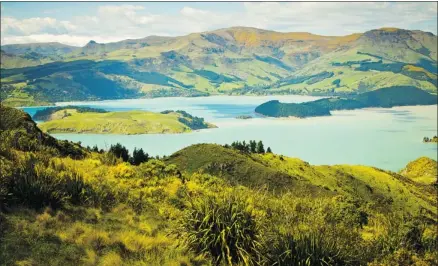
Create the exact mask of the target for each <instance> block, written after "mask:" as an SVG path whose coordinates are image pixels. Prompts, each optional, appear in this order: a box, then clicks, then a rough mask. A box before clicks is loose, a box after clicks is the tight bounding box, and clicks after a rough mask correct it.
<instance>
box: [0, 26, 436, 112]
mask: <svg viewBox="0 0 438 266" xmlns="http://www.w3.org/2000/svg"><path fill="white" fill-rule="evenodd" d="M436 46H437V38H436V36H435V35H433V34H431V33H427V32H421V31H408V30H402V29H395V30H394V29H391V30H388V29H378V30H372V31H369V32H365V33H363V34H353V35H348V36H340V37H330V36H319V35H314V34H310V33H280V32H274V31H267V30H261V29H255V28H244V27H233V28H227V29H220V30H216V31H210V32H203V33H193V34H189V35H186V36H181V37H159V36H151V37H146V38H143V39H137V40H124V41H121V42H115V43H108V44H99V43H96V42H94V41H90V42H89V43H88V44H87V45H86V46H84V47H81V48H74V47H73V48H72V47H63V46H61V47H58V45H54V44H40V45H27V46H19V45H9V46H4V47H3V46H2V49H4V51H5V52H4V53H3V52H2V58H3V57H4V60H3V59H2V76H1V78H2V80H1V81H2V86H5V87H8V88H9V87H10V88H9V90H10V91H15V93H12V94H5V95H3V97H2V99H4V101H5V103H7V104H9V105H16V100H15V101H14V99H17V98H19V97H22V98H27V99H30V98H33V100H34V101H36V102H37V101H40V102H42V101H46V102H54V101H68V100H70V101H71V100H84V99H118V98H126V97H160V96H200V95H214V94H235V95H236V94H237V95H239V94H261V95H264V94H316V95H321V94H323V95H328V94H329V95H332V94H336V95H344V94H351V93H357V92H365V91H370V90H374V89H379V88H383V87H391V86H413V87H417V88H420V89H423V90H426V91H429V92H432V93H436V90H437V83H436V78H437V53H436ZM26 53H33V54H34V57H33V58H31V59H26V60H24V59H23V56H26ZM6 54H8V55H6ZM50 55H54V56H52V57H50ZM27 58H30V57H29V56H27ZM29 60H30V61H29ZM50 62H52V63H50ZM53 62H57V63H53ZM61 62H62V63H61ZM35 65H37V66H35ZM27 66H29V67H31V66H32V67H31V68H24V67H27ZM23 83H24V85H23V86H20V87H18V85H17V84H23ZM65 90H66V91H72V92H73V93H72V94H65V93H63V91H65ZM17 95H19V97H18V96H17Z"/></svg>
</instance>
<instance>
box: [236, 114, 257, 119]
mask: <svg viewBox="0 0 438 266" xmlns="http://www.w3.org/2000/svg"><path fill="white" fill-rule="evenodd" d="M251 118H253V117H252V116H250V115H239V116H236V119H244V120H246V119H251Z"/></svg>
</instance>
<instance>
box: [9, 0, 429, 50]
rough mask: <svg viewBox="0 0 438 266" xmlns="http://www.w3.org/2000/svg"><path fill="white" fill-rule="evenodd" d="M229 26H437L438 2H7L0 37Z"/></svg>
mask: <svg viewBox="0 0 438 266" xmlns="http://www.w3.org/2000/svg"><path fill="white" fill-rule="evenodd" d="M231 26H248V27H257V28H263V29H269V30H276V31H282V32H311V33H314V34H320V35H347V34H351V33H356V32H364V31H367V30H370V29H375V28H381V27H397V28H405V29H412V30H414V29H419V30H424V31H429V32H432V33H434V34H436V33H437V3H436V2H435V3H433V2H429V3H414V2H410V3H406V2H398V3H396V2H391V3H385V2H368V3H364V2H362V3H359V2H353V3H348V2H343V3H339V2H338V3H332V2H325V3H311V2H295V3H275V2H265V3H260V2H259V3H256V2H251V3H240V2H233V3H226V2H222V3H214V2H213V3H212V2H204V3H200V2H167V3H166V2H161V3H159V2H155V3H154V2H149V3H141V2H140V3H139V2H131V3H129V2H122V3H117V2H45V3H44V2H37V3H32V2H21V3H20V2H3V3H2V8H1V43H2V44H10V43H29V42H48V41H58V42H61V43H65V44H70V45H78V46H82V45H85V44H86V43H87V42H88V41H89V40H95V41H97V42H112V41H119V40H123V39H127V38H142V37H146V36H149V35H164V36H177V35H185V34H189V33H193V32H202V31H208V30H214V29H218V28H225V27H231Z"/></svg>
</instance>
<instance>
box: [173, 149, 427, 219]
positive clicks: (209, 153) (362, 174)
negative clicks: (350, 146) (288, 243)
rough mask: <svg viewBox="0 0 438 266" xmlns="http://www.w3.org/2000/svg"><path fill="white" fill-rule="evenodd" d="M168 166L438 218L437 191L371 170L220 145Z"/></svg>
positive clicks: (183, 154)
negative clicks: (436, 216) (316, 163)
mask: <svg viewBox="0 0 438 266" xmlns="http://www.w3.org/2000/svg"><path fill="white" fill-rule="evenodd" d="M167 162H169V163H172V164H175V165H177V166H178V167H179V168H180V169H184V170H185V171H187V172H189V173H195V172H201V173H209V174H211V175H215V176H219V177H222V178H225V179H226V180H228V181H229V182H230V183H231V184H241V185H246V186H248V185H250V186H254V187H261V186H263V185H265V186H266V185H267V186H268V188H270V189H276V190H279V191H287V190H290V191H293V193H294V194H296V195H305V194H307V195H312V196H313V197H318V196H324V195H325V196H327V195H334V194H337V195H343V196H348V197H352V198H353V199H355V200H357V201H360V202H362V203H366V204H371V205H372V206H373V207H374V208H379V209H381V210H385V208H390V209H398V210H405V211H408V212H412V213H416V212H417V211H419V210H421V209H423V210H426V211H427V212H428V213H429V214H430V215H432V216H433V215H435V214H436V208H435V207H434V200H435V196H434V189H433V187H432V186H430V187H424V186H422V185H417V184H416V183H415V182H413V181H411V180H410V179H409V178H406V177H404V176H401V175H398V174H396V173H392V172H387V171H384V170H381V169H377V168H374V167H368V166H351V165H337V166H311V165H309V164H308V163H306V162H304V161H301V160H299V159H294V158H287V157H284V156H278V155H275V154H270V153H267V154H264V155H260V154H246V153H242V152H239V151H237V150H235V149H232V148H225V147H222V146H220V145H215V144H198V145H192V146H190V147H187V148H185V149H182V150H180V151H178V152H176V153H174V154H173V155H171V156H170V157H169V158H168V159H167Z"/></svg>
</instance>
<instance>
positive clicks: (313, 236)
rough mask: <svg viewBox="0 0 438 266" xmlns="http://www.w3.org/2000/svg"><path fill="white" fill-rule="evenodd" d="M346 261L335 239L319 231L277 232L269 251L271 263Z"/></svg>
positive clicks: (330, 263) (298, 265) (299, 264)
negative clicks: (293, 233) (294, 233)
mask: <svg viewBox="0 0 438 266" xmlns="http://www.w3.org/2000/svg"><path fill="white" fill-rule="evenodd" d="M347 261H348V258H347V256H345V255H344V254H343V250H341V248H339V247H338V245H337V243H336V241H335V240H334V239H332V238H331V237H327V236H326V235H324V234H323V233H321V232H307V233H301V234H298V235H297V236H293V235H292V234H279V235H278V236H277V239H275V240H274V243H272V245H271V250H270V252H269V264H272V265H297V266H304V265H306V266H307V265H312V266H318V265H321V266H322V265H348V263H347Z"/></svg>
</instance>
